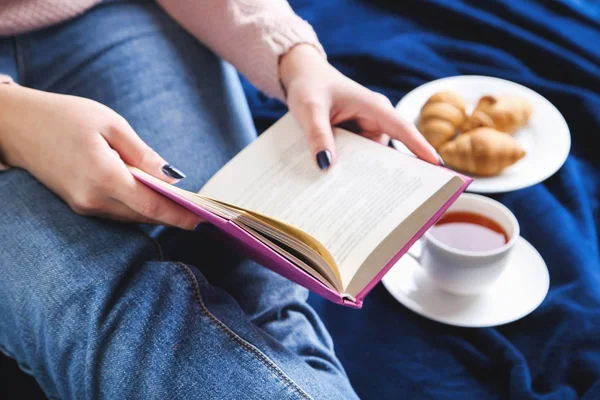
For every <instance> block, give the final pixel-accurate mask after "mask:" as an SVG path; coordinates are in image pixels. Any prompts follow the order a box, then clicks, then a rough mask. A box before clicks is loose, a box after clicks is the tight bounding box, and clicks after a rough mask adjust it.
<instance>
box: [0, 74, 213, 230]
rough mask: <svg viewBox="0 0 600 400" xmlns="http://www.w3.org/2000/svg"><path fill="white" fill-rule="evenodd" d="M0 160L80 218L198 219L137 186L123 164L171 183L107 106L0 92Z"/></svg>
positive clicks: (181, 223)
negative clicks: (30, 177)
mask: <svg viewBox="0 0 600 400" xmlns="http://www.w3.org/2000/svg"><path fill="white" fill-rule="evenodd" d="M0 110H1V112H0V155H2V156H3V158H4V161H6V162H7V163H8V164H9V165H12V166H15V167H20V168H23V169H25V170H27V171H28V172H29V173H30V174H32V175H33V176H35V177H36V178H37V179H38V180H39V181H40V182H42V183H43V184H44V185H45V186H46V187H48V188H49V189H50V190H52V191H53V192H54V193H56V194H57V195H58V196H60V197H61V198H62V199H63V200H64V201H65V202H66V203H67V204H68V205H69V206H70V207H71V208H72V209H73V211H75V212H77V213H78V214H81V215H93V216H102V217H108V218H111V219H115V220H119V221H128V222H138V223H153V224H160V225H170V226H177V227H180V228H184V229H193V228H194V227H195V226H196V225H197V224H198V223H200V222H201V219H200V217H198V216H196V215H195V214H193V213H192V212H190V211H188V210H186V209H185V208H183V207H181V206H179V205H178V204H177V203H175V202H173V201H171V200H169V199H167V198H166V197H164V196H162V195H160V194H158V193H157V192H155V191H153V190H152V189H150V188H148V187H147V186H145V185H144V184H142V183H140V182H139V181H137V180H136V179H135V178H134V177H133V175H132V174H131V172H130V171H129V169H128V168H127V165H131V166H134V167H137V168H139V169H141V170H143V171H145V172H147V173H149V174H150V175H153V176H155V177H157V178H159V179H161V180H163V181H165V182H168V183H174V182H177V179H175V178H174V177H177V170H174V171H173V170H170V169H169V168H168V167H167V170H166V171H167V173H169V172H170V171H171V172H170V174H171V175H172V176H168V175H166V173H165V172H164V170H163V167H164V166H165V165H167V163H166V162H165V160H163V159H162V158H161V157H160V156H159V155H158V154H157V153H156V152H154V151H153V150H152V149H151V148H150V147H149V146H148V145H146V144H145V143H144V142H143V141H142V139H140V137H139V136H138V135H137V134H136V133H135V132H134V130H133V129H132V128H131V126H130V125H129V124H128V123H127V121H126V120H125V119H124V118H123V117H121V116H120V115H119V114H117V113H116V112H114V111H113V110H111V109H110V108H108V107H105V106H103V105H102V104H100V103H97V102H95V101H92V100H88V99H84V98H81V97H74V96H67V95H60V94H54V93H48V92H42V91H38V90H33V89H28V88H25V87H21V86H17V85H6V86H5V85H2V86H1V87H0Z"/></svg>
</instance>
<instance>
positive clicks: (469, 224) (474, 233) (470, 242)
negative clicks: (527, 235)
mask: <svg viewBox="0 0 600 400" xmlns="http://www.w3.org/2000/svg"><path fill="white" fill-rule="evenodd" d="M430 233H431V236H433V237H434V238H436V239H437V240H439V241H440V242H442V243H444V244H446V245H448V246H450V247H453V248H455V249H458V250H465V251H473V252H478V251H489V250H494V249H497V248H500V247H502V246H504V245H505V244H506V243H508V240H509V237H508V234H507V233H506V232H505V231H504V229H502V226H500V224H499V223H497V222H496V221H494V220H493V219H491V218H488V217H486V216H483V215H480V214H476V213H472V212H467V211H453V212H448V213H446V214H444V215H443V216H442V217H441V218H440V219H439V220H438V222H437V223H436V224H435V225H434V226H433V227H432V228H431V231H430Z"/></svg>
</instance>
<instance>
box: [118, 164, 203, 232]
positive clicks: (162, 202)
mask: <svg viewBox="0 0 600 400" xmlns="http://www.w3.org/2000/svg"><path fill="white" fill-rule="evenodd" d="M123 180H124V182H123V183H121V184H119V185H115V187H116V188H117V189H116V193H115V194H114V199H116V200H118V201H120V202H121V203H123V204H124V205H126V206H127V207H129V208H130V209H131V210H133V211H134V212H136V213H137V214H139V215H141V216H142V217H143V218H146V219H148V220H152V221H156V222H157V223H159V224H161V225H170V226H176V227H179V228H182V229H194V227H196V225H198V224H199V223H200V222H202V221H203V220H202V218H200V217H199V216H197V215H196V214H194V213H193V212H191V211H189V210H187V209H186V208H184V207H182V206H181V205H179V204H177V203H175V202H174V201H173V200H171V199H169V198H167V197H165V196H163V195H161V194H159V193H157V192H156V191H154V190H152V189H150V188H149V187H147V186H146V185H144V184H143V183H141V182H139V181H138V180H137V179H136V178H134V177H133V175H131V174H127V176H126V177H124V178H123Z"/></svg>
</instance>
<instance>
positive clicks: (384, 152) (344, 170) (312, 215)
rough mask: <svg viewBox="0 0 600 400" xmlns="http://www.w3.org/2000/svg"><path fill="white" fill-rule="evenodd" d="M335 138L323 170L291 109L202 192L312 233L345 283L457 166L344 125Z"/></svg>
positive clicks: (449, 176)
mask: <svg viewBox="0 0 600 400" xmlns="http://www.w3.org/2000/svg"><path fill="white" fill-rule="evenodd" d="M335 141H336V149H337V158H336V160H335V161H334V163H333V165H332V166H331V167H330V168H329V170H327V171H321V170H320V169H319V168H318V167H317V166H316V165H315V162H314V160H313V157H312V155H311V153H310V151H309V148H308V142H307V139H306V137H305V135H304V133H303V131H302V129H301V128H300V126H299V125H298V123H297V122H296V120H295V119H294V118H293V117H292V116H291V114H288V115H286V116H285V117H284V118H282V119H281V120H279V121H278V122H277V123H276V124H274V125H273V126H272V127H271V128H269V129H268V130H267V131H265V132H264V133H263V134H262V135H261V136H260V137H259V138H258V140H256V141H255V142H254V143H252V144H251V145H249V146H248V147H247V148H246V149H244V150H243V151H242V152H240V153H239V154H238V155H237V156H236V157H235V158H234V159H233V160H231V161H230V162H229V163H228V164H227V165H226V166H225V167H223V168H222V169H221V170H220V171H219V172H218V173H217V174H216V175H215V176H214V177H213V178H212V179H211V180H210V181H209V182H208V183H207V184H206V185H205V186H204V187H203V188H202V190H201V191H200V192H199V193H200V194H201V195H203V196H207V197H210V198H213V199H216V200H219V201H223V202H225V203H229V204H233V205H235V206H239V207H242V208H245V209H248V210H252V211H256V212H259V213H262V214H265V215H268V216H270V217H273V218H276V219H279V220H282V221H285V222H287V223H289V224H291V225H294V226H296V227H298V228H299V229H302V230H303V231H305V232H307V233H309V234H311V235H312V236H314V237H315V238H316V239H317V240H319V241H320V242H321V243H322V244H323V245H324V246H325V247H326V248H327V249H328V250H329V251H330V252H331V254H332V255H333V257H334V258H335V261H336V263H337V264H338V266H339V269H340V275H341V278H342V284H343V286H344V287H346V286H347V285H348V283H349V282H350V280H351V279H352V277H353V276H354V274H355V273H356V271H357V270H358V268H359V267H360V266H361V264H362V263H363V262H364V261H365V260H366V259H367V257H368V256H369V255H370V253H371V252H372V251H373V250H374V249H375V248H377V246H378V245H379V244H380V243H381V242H382V241H383V240H384V239H385V238H386V237H387V236H388V235H389V234H390V233H391V232H392V231H393V230H394V229H395V228H397V227H398V225H399V224H400V223H401V222H402V221H403V220H404V219H406V218H407V217H408V216H409V215H410V214H411V213H412V212H413V211H414V210H416V209H417V207H419V206H420V205H421V204H422V203H424V202H425V201H426V200H427V199H428V198H429V197H431V196H432V195H433V194H434V193H435V192H437V191H438V190H439V189H440V188H441V187H442V186H444V185H445V184H446V183H447V182H448V181H449V180H450V179H451V178H452V177H453V176H455V174H453V173H452V172H451V171H447V170H444V169H442V168H439V167H436V166H433V165H430V164H428V163H426V162H424V161H421V160H418V159H416V158H414V157H411V156H408V155H404V154H401V153H399V152H398V151H396V150H394V149H391V148H388V147H385V146H382V145H380V144H378V143H375V142H373V141H371V140H368V139H365V138H363V137H361V136H359V135H356V134H353V133H350V132H347V131H344V130H341V129H336V130H335ZM400 247H401V244H400V243H399V245H398V249H400Z"/></svg>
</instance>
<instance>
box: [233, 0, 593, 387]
mask: <svg viewBox="0 0 600 400" xmlns="http://www.w3.org/2000/svg"><path fill="white" fill-rule="evenodd" d="M291 4H292V6H293V7H294V9H295V10H296V11H297V12H298V13H299V14H300V15H301V16H303V17H304V18H305V19H307V20H308V21H310V22H311V23H312V24H313V26H314V27H315V30H316V31H317V33H318V34H319V36H320V38H321V41H322V43H323V45H324V47H325V49H326V51H327V52H328V55H329V59H330V61H331V62H332V64H333V65H335V66H336V67H337V68H339V69H340V70H341V71H343V72H344V73H345V74H347V75H348V76H350V77H351V78H353V79H355V80H357V81H358V82H360V83H362V84H364V85H366V86H367V87H369V88H371V89H374V90H377V91H380V92H382V93H384V94H385V95H387V96H388V97H389V98H390V100H392V102H393V103H394V104H395V103H396V102H397V101H398V100H399V99H400V98H401V97H402V96H403V95H404V94H405V93H406V92H408V91H409V90H411V89H413V88H415V87H417V86H419V85H421V84H423V83H425V82H428V81H431V80H434V79H437V78H442V77H445V76H451V75H461V74H464V75H472V74H475V75H489V76H496V77H500V78H504V79H509V80H512V81H515V82H518V83H521V84H523V85H526V86H528V87H530V88H532V89H534V90H536V91H537V92H538V93H540V94H542V95H543V96H545V97H546V98H548V99H549V100H550V101H551V102H552V103H553V104H554V105H556V107H557V108H558V109H559V110H560V111H561V113H562V114H563V115H564V117H565V119H566V120H567V123H568V124H569V127H570V129H571V135H572V140H573V145H572V150H571V154H570V156H569V158H568V160H567V161H566V163H565V164H564V166H563V167H562V168H561V170H560V171H559V172H557V173H556V174H555V175H554V176H552V177H551V178H549V179H548V180H546V181H545V182H543V183H540V184H537V185H535V186H532V187H529V188H527V189H523V190H519V191H516V192H512V193H507V194H502V195H497V196H494V197H495V198H496V199H498V200H500V201H502V202H503V203H504V204H505V205H507V206H508V207H509V208H510V209H511V210H512V211H513V212H514V213H515V215H516V216H517V218H518V219H519V221H520V223H521V226H522V236H523V237H525V238H526V239H527V240H528V241H529V242H530V243H532V244H533V245H534V246H535V247H536V248H537V249H538V250H539V251H540V253H541V254H542V256H543V258H544V259H545V261H546V263H547V264H548V268H549V270H550V279H551V289H550V292H549V294H548V296H547V298H546V299H545V301H544V302H543V304H542V305H541V306H540V308H538V309H537V310H536V311H535V312H534V313H533V314H531V315H529V316H527V317H525V318H524V319H522V320H519V321H517V322H514V323H511V324H508V325H505V326H501V327H498V328H493V329H492V328H486V329H461V328H455V327H449V326H446V325H443V324H439V323H436V322H432V321H429V320H427V319H425V318H422V317H420V316H417V315H416V314H414V313H412V312H410V311H409V310H407V309H406V308H404V307H403V306H402V305H400V304H399V303H397V302H396V301H395V300H394V299H393V298H392V297H391V296H390V295H389V294H388V293H387V291H386V290H385V288H384V287H383V286H382V285H378V286H377V287H376V289H374V290H373V292H371V294H370V295H369V296H368V297H367V299H366V301H365V305H364V308H363V309H362V310H359V311H357V310H349V309H346V308H343V307H339V306H336V305H333V304H330V303H328V302H326V301H323V300H321V299H319V298H316V297H314V296H313V297H312V298H311V302H312V303H313V304H314V306H315V307H316V308H317V309H318V310H319V312H320V314H321V316H322V317H323V319H324V320H325V322H326V324H327V326H328V327H329V329H330V331H331V333H332V335H333V337H334V339H335V341H336V343H337V352H338V354H339V357H340V358H341V360H342V361H343V363H344V364H345V366H346V368H347V372H348V374H349V376H350V379H351V381H352V382H353V384H354V387H355V388H356V390H357V392H358V393H359V395H360V396H361V398H365V399H392V398H394V399H396V398H398V399H417V398H431V399H481V398H486V399H487V398H515V399H576V398H586V399H600V260H599V251H598V247H599V240H598V234H599V226H600V216H599V209H598V201H599V199H600V161H599V154H600V148H599V147H598V146H597V145H595V144H594V143H595V142H598V139H599V138H600V2H598V1H596V0H560V1H559V0H556V1H551V0H502V1H492V0H489V1H486V0H473V1H467V0H431V1H422V0H420V1H419V0H403V1H393V2H392V1H389V2H387V1H383V0H370V1H367V0H362V1H359V0H352V1H350V0H320V1H317V0H313V1H308V0H293V1H291ZM245 88H246V91H247V95H248V99H249V101H250V105H251V108H252V111H253V115H254V117H255V122H256V125H257V128H258V129H259V131H262V130H264V129H265V128H266V127H268V126H269V125H270V124H271V123H273V122H274V121H275V120H276V119H277V118H279V117H280V116H281V115H282V114H283V113H284V112H285V108H284V107H283V105H281V104H280V103H278V102H276V101H274V100H269V99H266V98H265V97H264V96H262V95H261V94H260V93H257V92H256V90H255V89H253V88H252V87H251V86H250V85H248V84H245Z"/></svg>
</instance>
